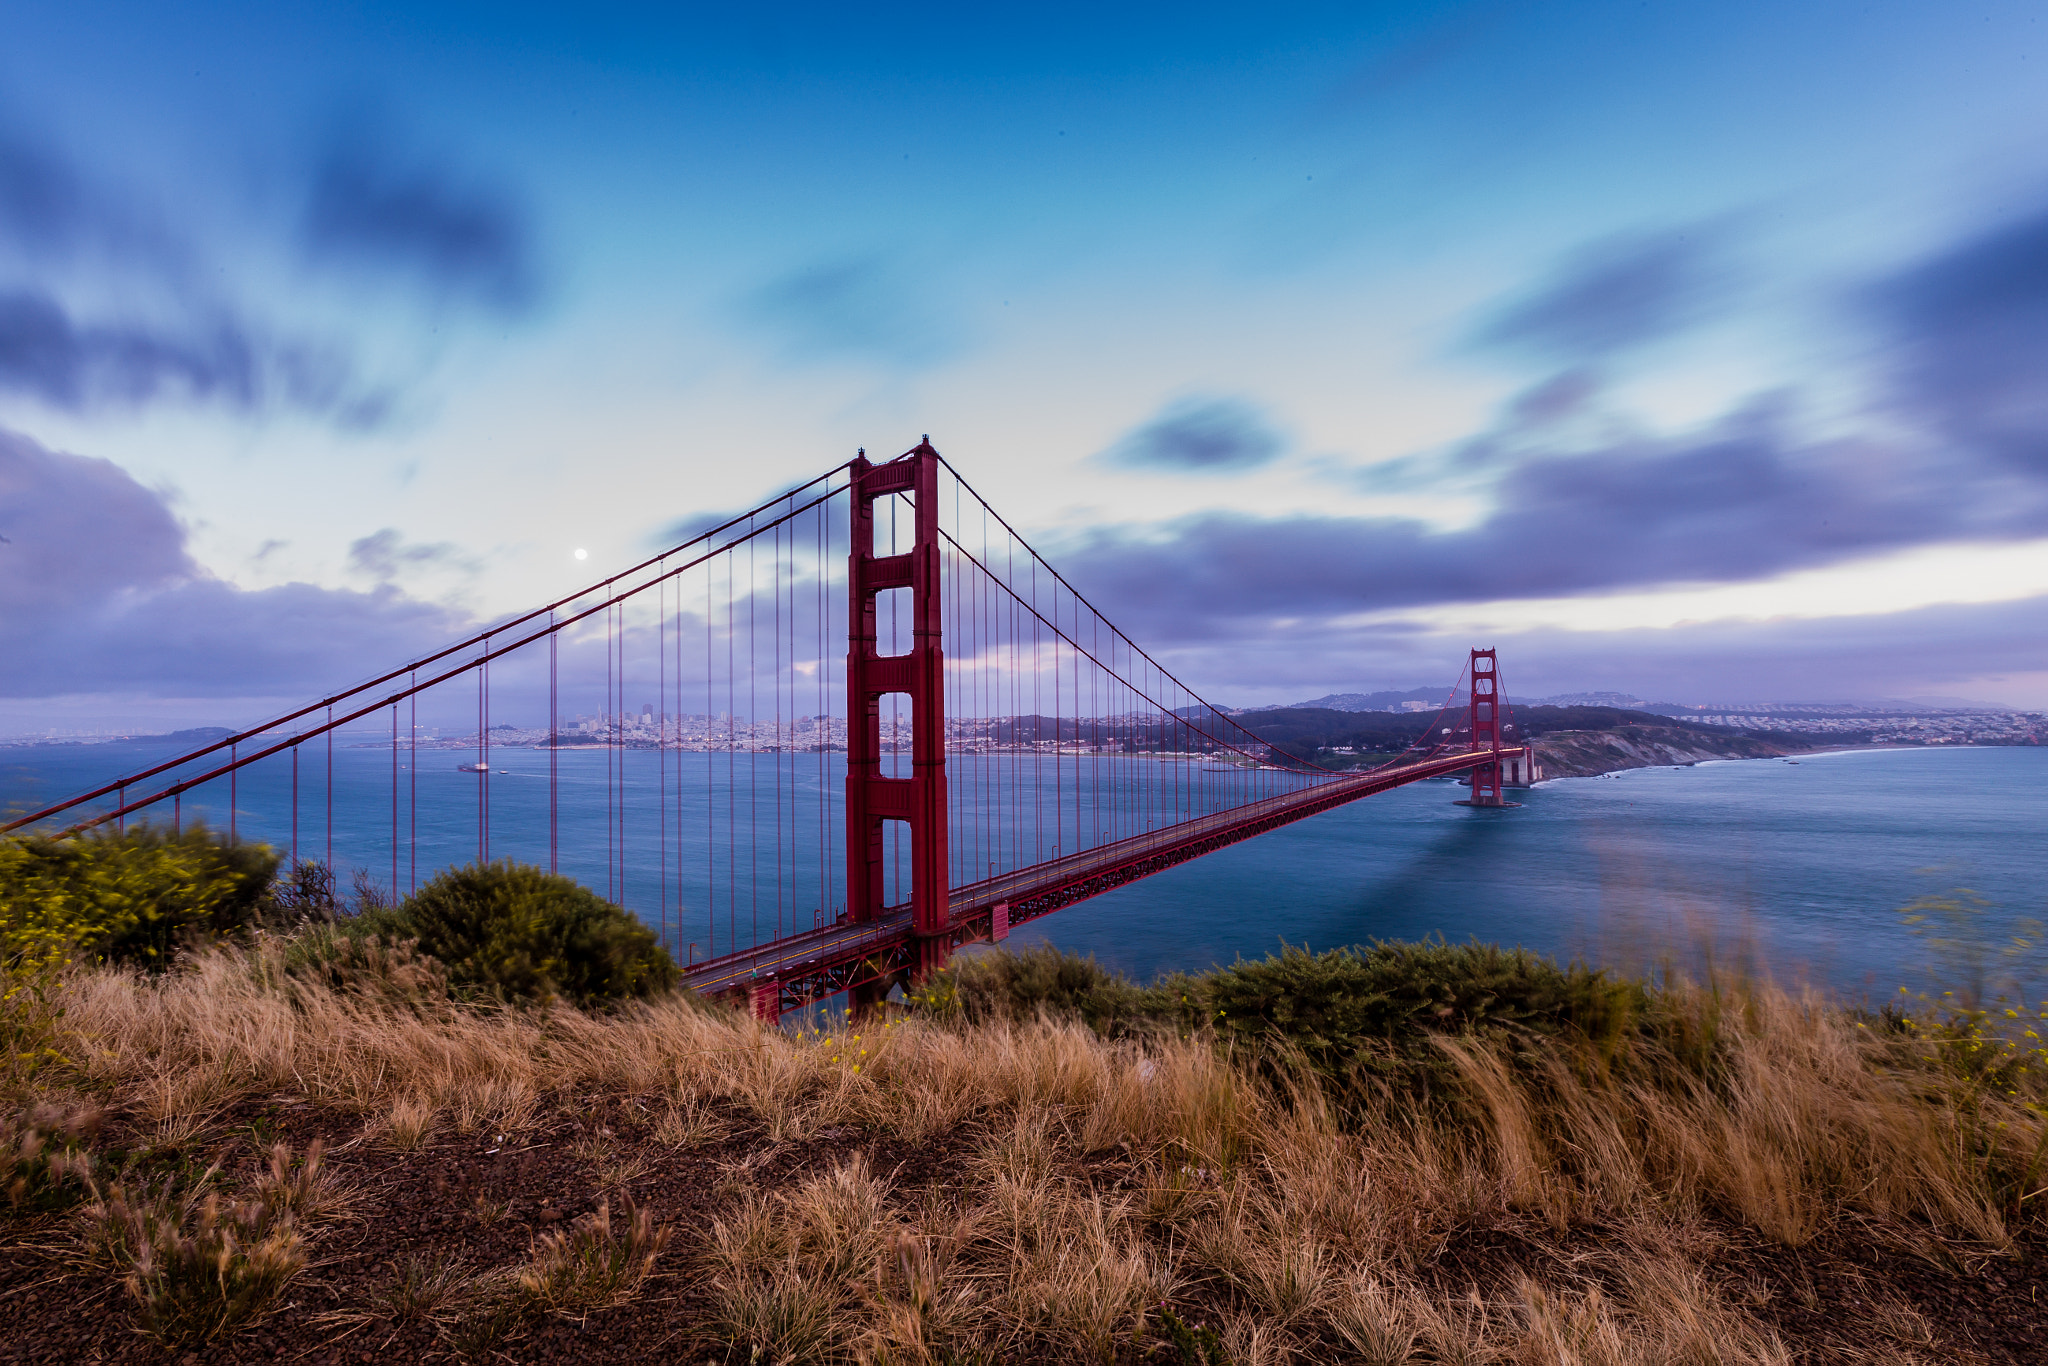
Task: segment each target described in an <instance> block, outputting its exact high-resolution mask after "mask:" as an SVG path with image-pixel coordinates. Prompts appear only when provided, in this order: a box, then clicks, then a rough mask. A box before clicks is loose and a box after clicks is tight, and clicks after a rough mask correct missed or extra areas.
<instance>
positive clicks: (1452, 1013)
mask: <svg viewBox="0 0 2048 1366" xmlns="http://www.w3.org/2000/svg"><path fill="white" fill-rule="evenodd" d="M918 1000H919V1001H920V1002H921V1003H931V1004H936V1005H942V1006H943V1007H944V1010H943V1011H941V1012H940V1013H948V1012H950V1013H957V1014H959V1015H960V1016H962V1017H964V1018H965V1019H967V1020H969V1021H971V1022H978V1021H982V1020H986V1019H990V1018H1000V1017H1004V1016H1009V1017H1029V1016H1031V1015H1033V1014H1035V1013H1037V1012H1039V1011H1044V1012H1045V1013H1047V1014H1050V1015H1055V1016H1060V1017H1064V1018H1068V1019H1076V1020H1080V1021H1082V1022H1084V1023H1086V1024H1087V1025H1088V1026H1089V1027H1090V1028H1092V1029H1094V1030H1096V1031H1097V1032H1099V1033H1103V1034H1108V1035H1112V1036H1117V1035H1124V1034H1146V1033H1154V1034H1158V1033H1166V1032H1173V1033H1180V1034H1185V1033H1188V1032H1190V1031H1192V1030H1193V1029H1195V1028H1197V1027H1202V1026H1207V1027H1211V1028H1213V1029H1214V1030H1215V1031H1216V1033H1217V1034H1218V1035H1219V1036H1220V1037H1222V1038H1224V1039H1226V1040H1228V1041H1230V1042H1232V1043H1235V1044H1238V1045H1240V1046H1245V1047H1250V1048H1252V1049H1253V1050H1255V1051H1259V1052H1275V1051H1278V1052H1284V1053H1288V1054H1291V1055H1295V1056H1299V1057H1300V1058H1302V1059H1303V1060H1305V1061H1306V1062H1308V1063H1309V1064H1310V1065H1311V1066H1312V1067H1315V1068H1316V1069H1318V1070H1320V1071H1324V1072H1327V1073H1333V1074H1334V1073H1342V1072H1345V1071H1346V1070H1347V1069H1348V1068H1349V1067H1350V1066H1351V1064H1352V1062H1353V1061H1354V1059H1356V1058H1358V1057H1359V1056H1360V1055H1361V1054H1373V1055H1375V1056H1380V1055H1384V1054H1385V1053H1387V1052H1388V1050H1389V1048H1391V1049H1392V1051H1394V1052H1396V1053H1400V1054H1406V1055H1409V1056H1411V1057H1424V1058H1428V1057H1433V1056H1434V1054H1433V1050H1432V1049H1430V1048H1429V1047H1428V1042H1429V1038H1430V1036H1432V1035H1438V1034H1450V1035H1456V1034H1462V1033H1467V1032H1471V1031H1503V1030H1504V1031H1509V1032H1515V1033H1522V1034H1566V1033H1569V1034H1573V1035H1576V1036H1579V1037H1582V1038H1585V1039H1588V1040H1590V1041H1592V1042H1594V1043H1597V1044H1600V1045H1602V1046H1603V1047H1606V1046H1611V1045H1612V1044H1613V1043H1614V1042H1615V1041H1616V1040H1618V1039H1619V1038H1620V1037H1621V1036H1622V1034H1623V1033H1624V1032H1626V1031H1627V1030H1629V1029H1631V1028H1632V1027H1634V1026H1635V1025H1636V1023H1637V1022H1638V1021H1639V1020H1640V1019H1641V1018H1642V1015H1643V1011H1644V1007H1645V1004H1646V996H1645V993H1644V991H1643V988H1642V987H1641V986H1640V985H1639V984H1637V983H1635V982H1627V981H1617V980H1614V979H1612V978H1610V977H1608V976H1607V975H1606V974H1605V973H1603V972H1597V971H1594V970H1592V969H1590V968H1586V967H1582V966H1577V965H1574V966H1572V967H1569V968H1563V967H1559V966H1558V965H1557V964H1556V963H1554V962H1552V961H1551V960H1550V959H1548V958H1541V957H1538V956H1537V955H1535V954H1532V953H1529V952H1527V951H1526V950H1523V949H1503V948H1500V947H1499V946H1497V945H1493V944H1445V943H1443V942H1442V941H1430V942H1425V943H1420V944H1404V943H1379V944H1374V945H1373V946H1371V947H1370V948H1363V949H1356V948H1347V949H1332V950H1330V951H1329V952H1327V953H1310V952H1308V951H1307V950H1306V949H1298V948H1286V949H1283V950H1282V952H1281V953H1280V954H1279V955H1278V956H1276V957H1271V958H1263V959H1258V960H1240V961H1239V962H1236V963H1233V964H1232V965H1230V966H1229V967H1227V968H1217V969H1215V970H1213V971H1211V972H1207V973H1202V974H1199V975H1195V976H1189V975H1186V974H1175V975H1172V976H1169V977H1162V978H1161V979H1159V980H1158V981H1157V982H1155V983H1153V984H1152V985H1151V986H1149V987H1141V986H1138V985H1137V984H1135V983H1133V982H1132V981H1130V980H1129V979H1128V978H1126V977H1123V976H1121V975H1119V974H1117V973H1114V972H1111V971H1110V970H1108V969H1106V968H1104V967H1102V966H1100V965H1099V964H1097V963H1096V962H1095V960H1094V959H1092V958H1079V957H1076V956H1074V955H1072V954H1064V953H1061V952H1060V951H1059V950H1057V949H1054V948H1051V947H1044V948H1037V949H1027V950H1025V951H1023V952H1021V953H1012V952H1007V951H998V952H992V953H979V954H974V955H972V956H963V957H962V958H961V959H959V960H957V961H956V963H955V964H954V965H953V966H952V967H950V968H948V969H947V970H946V971H945V972H943V973H941V974H939V975H938V976H936V977H935V978H934V979H933V980H932V982H931V983H930V984H928V986H927V988H926V990H925V991H924V992H923V993H922V994H921V995H920V996H919V997H918Z"/></svg>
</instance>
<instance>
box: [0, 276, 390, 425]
mask: <svg viewBox="0 0 2048 1366" xmlns="http://www.w3.org/2000/svg"><path fill="white" fill-rule="evenodd" d="M0 389H7V390H12V391H14V392H16V393H21V394H27V395H29V396H30V397H33V398H35V399H37V400H39V401H41V402H43V403H47V404H49V405H50V406H52V407H55V408H64V409H68V410H72V411H80V410H84V409H89V408H134V407H140V406H142V405H145V404H148V403H153V402H157V401H160V400H166V399H178V400H187V401H194V402H205V403H215V404H219V405H220V406H223V407H227V408H232V409H236V410H239V411H242V412H254V411H259V410H263V409H268V408H275V407H288V408H294V409H298V410H300V411H303V412H310V413H315V414H319V415H322V416H328V417H332V418H334V419H336V420H338V421H340V422H341V423H342V424H343V425H345V426H352V427H365V426H374V425H375V424H376V423H378V422H380V421H381V420H383V418H384V416H385V415H386V413H387V412H388V410H389V406H390V404H391V401H392V400H391V396H390V395H388V394H384V393H378V392H375V391H371V390H367V389H364V388H362V387H360V386H359V385H358V383H357V381H356V378H355V375H354V374H353V371H352V367H351V366H350V364H349V362H348V361H347V359H346V358H345V357H343V356H341V355H340V354H338V353H336V352H335V351H333V350H332V349H330V348H325V347H321V346H318V345H316V344H311V343H291V342H285V343H279V342H275V341H272V340H271V339H269V338H267V337H265V336H264V335H262V334H261V333H259V332H256V331H254V330H252V329H251V328H250V327H249V326H248V325H247V324H246V323H244V322H242V321H240V320H238V319H235V318H232V317H225V316H216V317H214V318H211V319H206V320H201V319H192V320H190V321H189V322H188V324H187V326H186V327H185V328H184V329H178V328H171V327H156V326H152V325H150V324H147V323H142V322H134V321H131V322H113V323H86V322H80V321H78V320H76V319H74V318H73V317H72V316H71V315H70V314H69V313H68V312H67V311H66V310H65V308H64V306H63V305H62V304H60V303H59V302H58V301H57V300H56V299H54V298H52V297H50V296H49V295H47V294H42V293H38V292H35V291H31V290H0Z"/></svg>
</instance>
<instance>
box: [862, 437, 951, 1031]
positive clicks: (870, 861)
mask: <svg viewBox="0 0 2048 1366" xmlns="http://www.w3.org/2000/svg"><path fill="white" fill-rule="evenodd" d="M895 493H907V494H909V495H910V497H911V499H912V501H913V502H914V503H915V505H916V507H915V517H914V521H915V529H914V535H913V538H912V544H911V547H910V549H909V550H908V551H906V552H904V553H902V554H898V555H877V554H875V501H876V500H877V499H879V498H884V497H887V496H889V495H890V494H895ZM939 563H940V560H939V453H938V452H937V451H936V450H934V449H932V444H931V438H930V437H926V438H925V439H924V440H923V441H921V442H920V443H919V444H918V446H917V447H916V449H914V450H912V451H911V452H909V453H908V454H907V455H904V456H903V457H901V458H900V459H896V460H891V461H888V462H887V463H885V464H881V465H875V464H871V463H870V462H869V461H868V459H867V457H866V456H864V455H863V456H861V457H860V458H858V459H856V460H855V461H854V462H853V499H852V546H851V549H850V553H849V555H848V564H847V582H848V584H849V587H850V592H851V595H852V603H851V611H850V613H849V616H848V640H847V651H846V713H847V726H846V898H847V900H846V910H847V918H848V919H849V920H852V921H854V922H856V923H865V922H869V921H874V920H878V919H880V918H881V917H882V915H883V914H884V912H885V911H888V910H891V909H895V908H892V907H889V906H888V905H887V904H886V898H887V894H888V892H887V886H886V883H885V881H884V878H883V873H884V868H883V851H884V849H885V848H886V847H887V844H888V841H887V839H886V837H885V835H886V823H887V822H889V821H902V822H904V823H905V824H906V825H908V826H909V827H910V889H911V890H910V919H911V933H912V935H913V937H914V938H913V943H914V947H915V956H914V958H913V960H912V971H913V973H914V974H915V975H917V976H919V977H921V976H923V975H924V974H926V973H928V972H930V971H932V970H933V969H934V968H937V967H939V966H940V965H942V964H943V963H944V962H945V960H946V954H947V950H948V948H949V940H948V938H947V924H946V921H947V911H948V899H947V890H948V889H947V868H948V859H947V849H946V715H945V698H946V675H945V657H944V654H943V653H942V648H941V647H942V642H941V639H940V632H941V624H942V621H943V615H942V613H941V611H940V599H939ZM896 588H908V589H909V590H910V600H911V622H912V631H911V647H910V653H909V654H904V655H883V654H880V653H879V652H878V651H877V644H876V632H875V599H876V595H877V594H880V593H883V592H887V591H888V590H890V589H896ZM889 693H901V694H903V695H905V696H906V697H908V698H909V699H910V735H911V739H910V776H909V777H908V778H887V777H883V776H882V720H881V703H882V698H883V697H884V696H885V695H886V694H889ZM888 986H889V984H888V983H887V982H881V983H876V984H872V985H871V986H870V988H868V989H867V991H866V992H862V991H859V990H856V992H855V993H854V995H855V997H856V1000H855V1004H856V1006H860V1005H871V1004H873V1000H872V999H868V1000H863V999H861V998H862V997H863V996H864V995H865V996H867V997H870V998H875V997H879V995H880V994H881V993H882V992H885V991H887V990H888Z"/></svg>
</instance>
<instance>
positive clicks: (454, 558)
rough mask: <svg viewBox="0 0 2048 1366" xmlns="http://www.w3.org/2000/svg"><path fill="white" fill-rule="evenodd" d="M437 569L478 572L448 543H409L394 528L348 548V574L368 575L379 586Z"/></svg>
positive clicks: (372, 535)
mask: <svg viewBox="0 0 2048 1366" xmlns="http://www.w3.org/2000/svg"><path fill="white" fill-rule="evenodd" d="M437 565H438V566H447V567H453V568H457V569H462V570H465V571H470V572H474V571H475V569H476V568H477V565H476V562H475V561H474V560H473V559H471V558H470V557H469V556H467V555H465V554H464V553H463V552H462V547H460V546H458V545H455V544H454V543H452V542H449V541H435V542H433V543H432V544H425V543H421V542H408V541H407V540H406V539H405V538H404V537H403V536H400V535H399V534H398V528H396V527H388V526H387V527H385V528H383V529H382V530H380V531H374V532H371V533H370V534H369V535H368V536H364V537H362V538H360V539H358V540H354V541H350V542H349V546H348V567H349V570H350V572H352V573H356V574H363V575H367V576H368V577H370V578H373V579H376V580H378V581H379V582H380V583H381V582H386V581H389V580H392V579H396V578H399V577H401V576H402V575H403V574H404V573H405V572H406V571H407V570H410V569H424V568H428V567H431V566H437Z"/></svg>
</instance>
